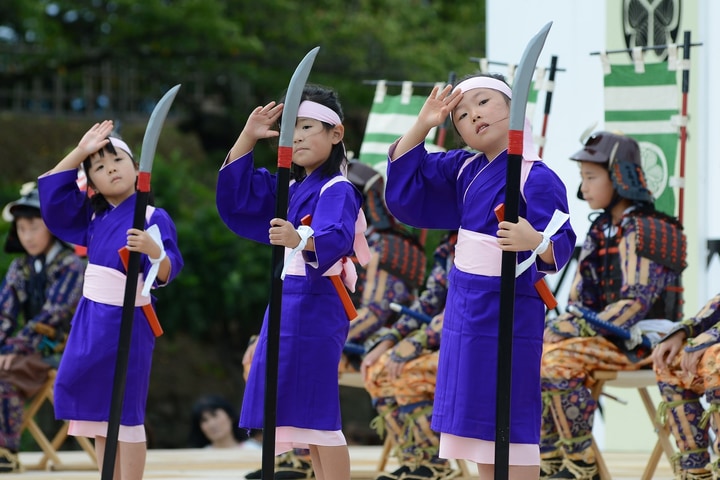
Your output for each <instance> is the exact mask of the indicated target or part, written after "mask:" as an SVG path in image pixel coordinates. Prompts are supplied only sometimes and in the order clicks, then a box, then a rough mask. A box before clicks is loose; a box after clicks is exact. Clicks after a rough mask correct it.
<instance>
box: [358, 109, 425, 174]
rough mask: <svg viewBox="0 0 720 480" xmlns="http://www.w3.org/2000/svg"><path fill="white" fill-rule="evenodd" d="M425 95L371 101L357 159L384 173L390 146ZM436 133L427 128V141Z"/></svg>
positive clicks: (409, 123) (409, 122)
mask: <svg viewBox="0 0 720 480" xmlns="http://www.w3.org/2000/svg"><path fill="white" fill-rule="evenodd" d="M426 98H427V97H426V96H420V95H412V96H408V97H405V96H402V95H384V96H383V97H382V101H380V102H373V105H372V108H371V109H370V115H369V116H368V121H367V125H366V126H365V135H364V137H363V142H362V145H361V146H360V155H359V158H358V159H359V160H360V161H361V162H363V163H367V164H368V165H372V166H373V167H374V168H375V169H378V170H379V171H382V172H385V164H386V163H387V156H388V149H389V148H390V145H392V143H393V142H394V141H395V140H397V139H398V138H400V137H401V136H403V135H405V133H406V132H407V131H408V130H409V129H410V127H411V126H412V125H413V124H414V123H415V120H416V119H417V115H418V113H419V112H420V109H421V108H422V106H423V105H424V104H425V100H426ZM435 132H436V129H435V128H433V129H432V130H431V131H430V133H429V134H428V136H427V142H426V143H427V144H432V143H433V142H434V140H435ZM428 146H429V145H428Z"/></svg>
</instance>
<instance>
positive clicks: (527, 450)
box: [438, 433, 540, 466]
mask: <svg viewBox="0 0 720 480" xmlns="http://www.w3.org/2000/svg"><path fill="white" fill-rule="evenodd" d="M438 455H439V457H440V458H447V459H450V458H460V459H464V460H470V461H471V462H475V463H480V464H484V465H493V464H494V463H495V442H489V441H487V440H480V439H477V438H467V437H458V436H455V435H451V434H449V433H441V434H440V452H439V454H438ZM509 460H510V461H509V464H510V465H533V466H534V465H540V446H539V445H535V444H531V443H511V444H510V459H509Z"/></svg>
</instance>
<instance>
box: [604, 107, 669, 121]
mask: <svg viewBox="0 0 720 480" xmlns="http://www.w3.org/2000/svg"><path fill="white" fill-rule="evenodd" d="M675 114H677V109H675V110H635V111H634V112H633V111H617V110H605V121H606V122H643V121H653V122H664V121H667V119H668V118H670V117H672V116H673V115H675Z"/></svg>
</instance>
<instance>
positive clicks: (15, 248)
mask: <svg viewBox="0 0 720 480" xmlns="http://www.w3.org/2000/svg"><path fill="white" fill-rule="evenodd" d="M40 216H41V215H40V195H39V194H38V189H37V185H36V184H35V182H28V183H25V184H23V186H22V187H21V188H20V198H19V199H17V200H15V201H13V202H10V203H8V204H7V205H5V208H3V211H2V218H3V220H5V221H6V222H12V226H11V227H10V231H9V232H8V236H7V239H6V240H5V251H6V252H7V253H24V252H25V249H24V248H23V246H22V245H21V244H20V240H19V239H18V235H17V223H16V222H15V220H16V219H17V218H18V217H23V218H31V217H38V218H39V217H40Z"/></svg>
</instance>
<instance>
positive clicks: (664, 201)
mask: <svg viewBox="0 0 720 480" xmlns="http://www.w3.org/2000/svg"><path fill="white" fill-rule="evenodd" d="M678 113H679V88H678V86H677V73H676V72H673V71H668V69H667V63H649V64H645V73H635V67H634V65H612V70H611V73H610V74H609V75H606V76H605V129H606V130H608V131H611V132H612V131H620V132H622V133H624V134H626V135H628V136H631V137H633V138H634V139H635V140H637V141H638V143H639V144H640V150H641V158H642V165H643V170H644V172H645V177H646V179H647V182H648V188H650V190H651V191H652V192H653V195H654V196H655V207H656V208H657V209H658V210H660V211H663V212H665V213H667V214H670V215H675V210H676V205H675V192H674V191H673V188H672V187H670V186H669V180H670V178H671V177H674V176H675V165H676V158H677V149H678V128H677V127H675V126H674V125H673V124H672V117H673V116H674V115H678Z"/></svg>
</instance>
